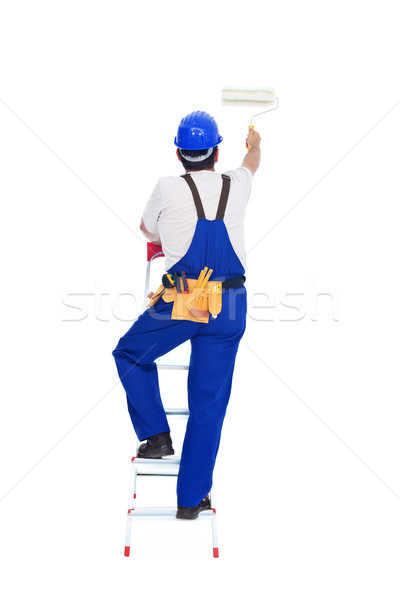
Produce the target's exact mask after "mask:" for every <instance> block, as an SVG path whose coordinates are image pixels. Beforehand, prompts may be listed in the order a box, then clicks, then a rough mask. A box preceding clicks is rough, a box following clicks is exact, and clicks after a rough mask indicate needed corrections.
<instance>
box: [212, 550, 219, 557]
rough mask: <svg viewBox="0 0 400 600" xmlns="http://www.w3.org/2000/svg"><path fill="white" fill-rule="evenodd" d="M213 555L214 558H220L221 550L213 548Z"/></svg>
mask: <svg viewBox="0 0 400 600" xmlns="http://www.w3.org/2000/svg"><path fill="white" fill-rule="evenodd" d="M213 555H214V558H218V557H219V550H218V548H213Z"/></svg>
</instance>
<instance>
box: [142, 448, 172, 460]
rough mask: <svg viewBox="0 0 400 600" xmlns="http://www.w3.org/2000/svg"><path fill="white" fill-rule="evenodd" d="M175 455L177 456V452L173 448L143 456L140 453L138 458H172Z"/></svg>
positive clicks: (161, 449)
mask: <svg viewBox="0 0 400 600" xmlns="http://www.w3.org/2000/svg"><path fill="white" fill-rule="evenodd" d="M173 454H175V450H174V449H173V448H165V449H163V448H160V450H158V452H153V453H150V452H148V453H146V454H142V453H141V452H138V455H137V457H138V458H162V457H163V456H172V455H173Z"/></svg>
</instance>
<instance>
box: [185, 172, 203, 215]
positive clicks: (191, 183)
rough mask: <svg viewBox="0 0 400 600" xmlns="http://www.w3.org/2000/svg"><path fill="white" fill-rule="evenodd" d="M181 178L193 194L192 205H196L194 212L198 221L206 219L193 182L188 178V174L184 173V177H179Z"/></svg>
mask: <svg viewBox="0 0 400 600" xmlns="http://www.w3.org/2000/svg"><path fill="white" fill-rule="evenodd" d="M181 177H183V179H185V180H186V183H187V184H188V186H189V187H190V190H191V192H192V194H193V200H194V203H195V205H196V210H197V216H198V218H199V219H205V218H206V214H205V212H204V208H203V205H202V203H201V200H200V194H199V191H198V189H197V187H196V184H195V182H194V181H193V179H192V178H191V176H190V173H186V174H185V175H181Z"/></svg>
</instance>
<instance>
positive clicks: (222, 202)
mask: <svg viewBox="0 0 400 600" xmlns="http://www.w3.org/2000/svg"><path fill="white" fill-rule="evenodd" d="M181 177H183V179H185V181H186V183H187V184H188V186H189V187H190V190H191V192H192V195H193V200H194V203H195V205H196V210H197V216H198V218H199V219H205V218H206V215H205V212H204V208H203V205H202V203H201V200H200V194H199V191H198V189H197V187H196V184H195V182H194V181H193V179H192V177H191V175H190V173H186V174H185V175H181ZM221 177H222V190H221V196H220V199H219V204H218V210H217V215H216V217H215V218H216V219H223V218H224V215H225V210H226V204H227V202H228V196H229V190H230V187H231V178H230V177H229V175H221Z"/></svg>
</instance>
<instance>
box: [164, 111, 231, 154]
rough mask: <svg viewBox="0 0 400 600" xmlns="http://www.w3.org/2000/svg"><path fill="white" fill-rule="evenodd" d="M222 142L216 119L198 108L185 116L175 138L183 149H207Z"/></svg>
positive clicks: (176, 142)
mask: <svg viewBox="0 0 400 600" xmlns="http://www.w3.org/2000/svg"><path fill="white" fill-rule="evenodd" d="M220 142H222V137H221V136H220V135H219V133H218V125H217V123H216V122H215V119H214V118H213V117H212V116H211V115H209V114H208V113H206V112H203V111H200V110H197V111H194V112H192V113H190V115H186V117H183V119H182V121H181V122H180V124H179V127H178V133H177V136H176V138H175V140H174V144H175V146H178V148H181V149H182V150H206V149H208V148H213V147H214V146H217V145H218V144H219V143H220Z"/></svg>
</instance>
